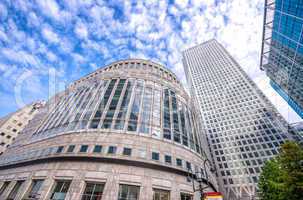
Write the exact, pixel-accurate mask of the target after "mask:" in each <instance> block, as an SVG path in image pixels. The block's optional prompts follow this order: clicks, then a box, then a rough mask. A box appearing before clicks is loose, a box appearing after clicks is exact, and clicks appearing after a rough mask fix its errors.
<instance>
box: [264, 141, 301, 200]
mask: <svg viewBox="0 0 303 200" xmlns="http://www.w3.org/2000/svg"><path fill="white" fill-rule="evenodd" d="M258 187H259V191H260V197H261V199H262V200H303V149H302V147H301V146H299V145H298V144H297V143H295V142H286V143H284V144H283V145H282V146H281V151H280V154H279V155H278V156H277V157H275V158H274V159H272V160H270V161H267V162H266V163H265V165H264V166H263V169H262V173H261V175H260V179H259V184H258Z"/></svg>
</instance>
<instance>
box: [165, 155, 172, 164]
mask: <svg viewBox="0 0 303 200" xmlns="http://www.w3.org/2000/svg"><path fill="white" fill-rule="evenodd" d="M164 160H165V162H166V163H168V164H171V156H169V155H165V156H164Z"/></svg>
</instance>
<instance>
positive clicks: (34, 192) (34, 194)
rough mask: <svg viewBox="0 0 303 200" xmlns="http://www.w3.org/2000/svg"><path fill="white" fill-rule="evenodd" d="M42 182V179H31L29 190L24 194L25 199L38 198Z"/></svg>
mask: <svg viewBox="0 0 303 200" xmlns="http://www.w3.org/2000/svg"><path fill="white" fill-rule="evenodd" d="M42 184H43V180H33V182H32V184H31V186H30V189H29V192H28V194H27V195H26V199H39V198H40V195H41V191H40V188H41V186H42Z"/></svg>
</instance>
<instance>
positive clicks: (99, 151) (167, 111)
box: [0, 59, 217, 200]
mask: <svg viewBox="0 0 303 200" xmlns="http://www.w3.org/2000/svg"><path fill="white" fill-rule="evenodd" d="M191 102H192V101H191V98H190V97H189V96H188V94H187V93H186V92H185V90H184V88H183V86H182V85H181V83H180V81H178V79H177V77H176V76H175V75H174V74H173V73H172V72H171V71H170V70H168V69H166V68H165V67H163V66H162V65H159V64H157V63H154V62H151V61H146V60H140V59H130V60H123V61H118V62H114V63H112V64H109V65H107V66H105V67H103V68H100V69H98V70H97V71H95V72H93V73H91V74H89V75H87V76H85V77H83V78H81V79H79V80H77V81H75V82H74V83H72V84H71V85H70V86H69V87H68V88H67V89H66V91H64V92H61V93H59V94H57V95H56V96H55V97H53V98H52V99H51V100H50V101H49V102H47V104H46V106H45V107H44V108H43V109H42V110H41V112H39V114H38V115H37V116H36V117H35V118H34V119H33V120H32V121H31V123H30V124H29V125H28V126H27V128H26V130H24V132H23V133H22V134H21V135H20V137H17V139H16V141H15V142H14V143H13V144H12V145H11V147H10V148H9V149H8V150H7V151H6V152H5V153H4V154H3V155H2V156H1V159H0V199H52V200H59V199H60V200H64V199H66V200H88V199H96V200H97V199H98V200H101V199H102V200H139V199H140V200H150V199H154V200H172V199H174V200H192V199H195V200H196V199H198V198H199V195H198V193H197V192H194V191H193V187H192V182H191V181H189V180H190V179H189V178H188V175H190V174H193V172H196V171H198V170H199V171H201V169H200V168H201V167H203V166H202V165H203V164H202V163H203V162H204V161H205V160H206V159H207V157H206V154H205V153H204V148H205V146H202V145H201V137H200V136H201V135H200V133H201V131H203V130H201V129H200V126H199V125H200V122H199V121H198V120H199V119H198V118H197V117H196V116H197V114H196V110H197V109H195V107H194V105H193V104H192V103H191ZM21 136H22V137H21ZM206 170H207V171H208V173H207V174H208V177H209V179H208V181H209V185H210V187H209V188H208V189H207V190H208V191H214V190H216V188H217V184H216V178H215V176H214V175H213V174H212V173H211V172H210V169H209V168H208V167H207V168H206ZM203 172H205V171H204V169H203ZM202 178H204V179H203V181H204V183H203V187H205V186H206V185H205V183H206V182H207V181H206V179H205V178H206V176H204V177H202ZM196 185H197V183H196Z"/></svg>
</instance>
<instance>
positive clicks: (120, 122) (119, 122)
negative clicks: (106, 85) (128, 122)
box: [115, 79, 135, 130]
mask: <svg viewBox="0 0 303 200" xmlns="http://www.w3.org/2000/svg"><path fill="white" fill-rule="evenodd" d="M134 82H135V81H134V80H133V79H129V80H128V82H127V87H126V90H125V93H124V96H123V99H122V103H121V106H120V110H119V112H118V116H117V119H116V122H115V129H118V130H123V129H124V124H125V118H126V114H127V110H128V107H129V102H130V98H131V95H132V90H133V88H134Z"/></svg>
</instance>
